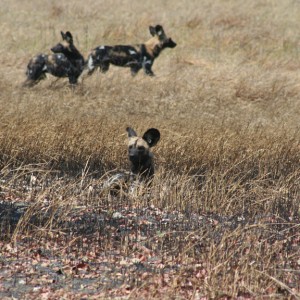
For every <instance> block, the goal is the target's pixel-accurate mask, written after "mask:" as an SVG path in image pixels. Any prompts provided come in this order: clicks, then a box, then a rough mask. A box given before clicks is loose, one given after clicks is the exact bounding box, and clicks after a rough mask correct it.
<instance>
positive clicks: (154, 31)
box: [149, 26, 156, 36]
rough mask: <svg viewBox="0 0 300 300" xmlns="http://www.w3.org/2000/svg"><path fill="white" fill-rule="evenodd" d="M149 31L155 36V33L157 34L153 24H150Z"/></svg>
mask: <svg viewBox="0 0 300 300" xmlns="http://www.w3.org/2000/svg"><path fill="white" fill-rule="evenodd" d="M149 31H150V34H151V35H152V36H155V35H156V30H155V28H154V27H153V26H149Z"/></svg>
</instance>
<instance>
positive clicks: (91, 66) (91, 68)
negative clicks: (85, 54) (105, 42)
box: [88, 56, 94, 70]
mask: <svg viewBox="0 0 300 300" xmlns="http://www.w3.org/2000/svg"><path fill="white" fill-rule="evenodd" d="M88 68H89V70H93V69H94V61H93V58H92V56H90V57H89V60H88Z"/></svg>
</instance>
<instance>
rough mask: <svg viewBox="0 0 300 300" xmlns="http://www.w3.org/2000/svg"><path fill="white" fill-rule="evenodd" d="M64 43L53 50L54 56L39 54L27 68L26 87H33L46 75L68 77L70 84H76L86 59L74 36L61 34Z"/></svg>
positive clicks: (68, 33)
mask: <svg viewBox="0 0 300 300" xmlns="http://www.w3.org/2000/svg"><path fill="white" fill-rule="evenodd" d="M61 36H62V39H63V41H62V42H61V43H58V44H57V45H56V46H54V47H53V48H51V51H52V52H54V54H50V55H47V54H39V55H37V56H35V57H33V58H32V59H31V60H30V61H29V63H28V66H27V70H26V76H27V79H26V81H25V82H24V86H33V85H35V84H37V83H38V82H39V81H40V80H42V79H44V78H46V73H49V74H51V75H53V76H56V77H59V78H61V77H68V78H69V82H70V84H76V83H77V79H78V77H79V76H80V74H81V73H82V70H83V67H84V58H83V56H82V55H81V53H80V52H79V51H78V50H77V48H76V47H75V46H74V43H73V37H72V34H71V33H70V32H69V31H67V32H66V33H63V32H61Z"/></svg>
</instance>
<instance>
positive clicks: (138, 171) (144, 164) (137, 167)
mask: <svg viewBox="0 0 300 300" xmlns="http://www.w3.org/2000/svg"><path fill="white" fill-rule="evenodd" d="M126 130H127V132H128V138H129V140H128V156H129V161H130V163H131V173H132V174H133V175H134V176H140V177H141V178H143V179H148V178H151V177H152V176H153V175H154V163H153V154H152V153H151V152H150V148H151V147H153V146H155V145H156V144H157V142H158V141H159V139H160V132H159V131H158V130H157V129H155V128H150V129H148V130H147V131H146V132H145V133H144V135H143V136H142V137H138V136H137V134H136V132H135V131H134V130H133V129H132V128H131V127H127V128H126Z"/></svg>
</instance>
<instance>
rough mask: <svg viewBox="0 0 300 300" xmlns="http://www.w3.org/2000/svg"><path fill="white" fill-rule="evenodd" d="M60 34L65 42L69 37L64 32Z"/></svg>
mask: <svg viewBox="0 0 300 300" xmlns="http://www.w3.org/2000/svg"><path fill="white" fill-rule="evenodd" d="M60 34H61V37H62V39H63V40H65V39H66V38H67V36H66V35H65V34H64V32H63V31H61V32H60Z"/></svg>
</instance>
